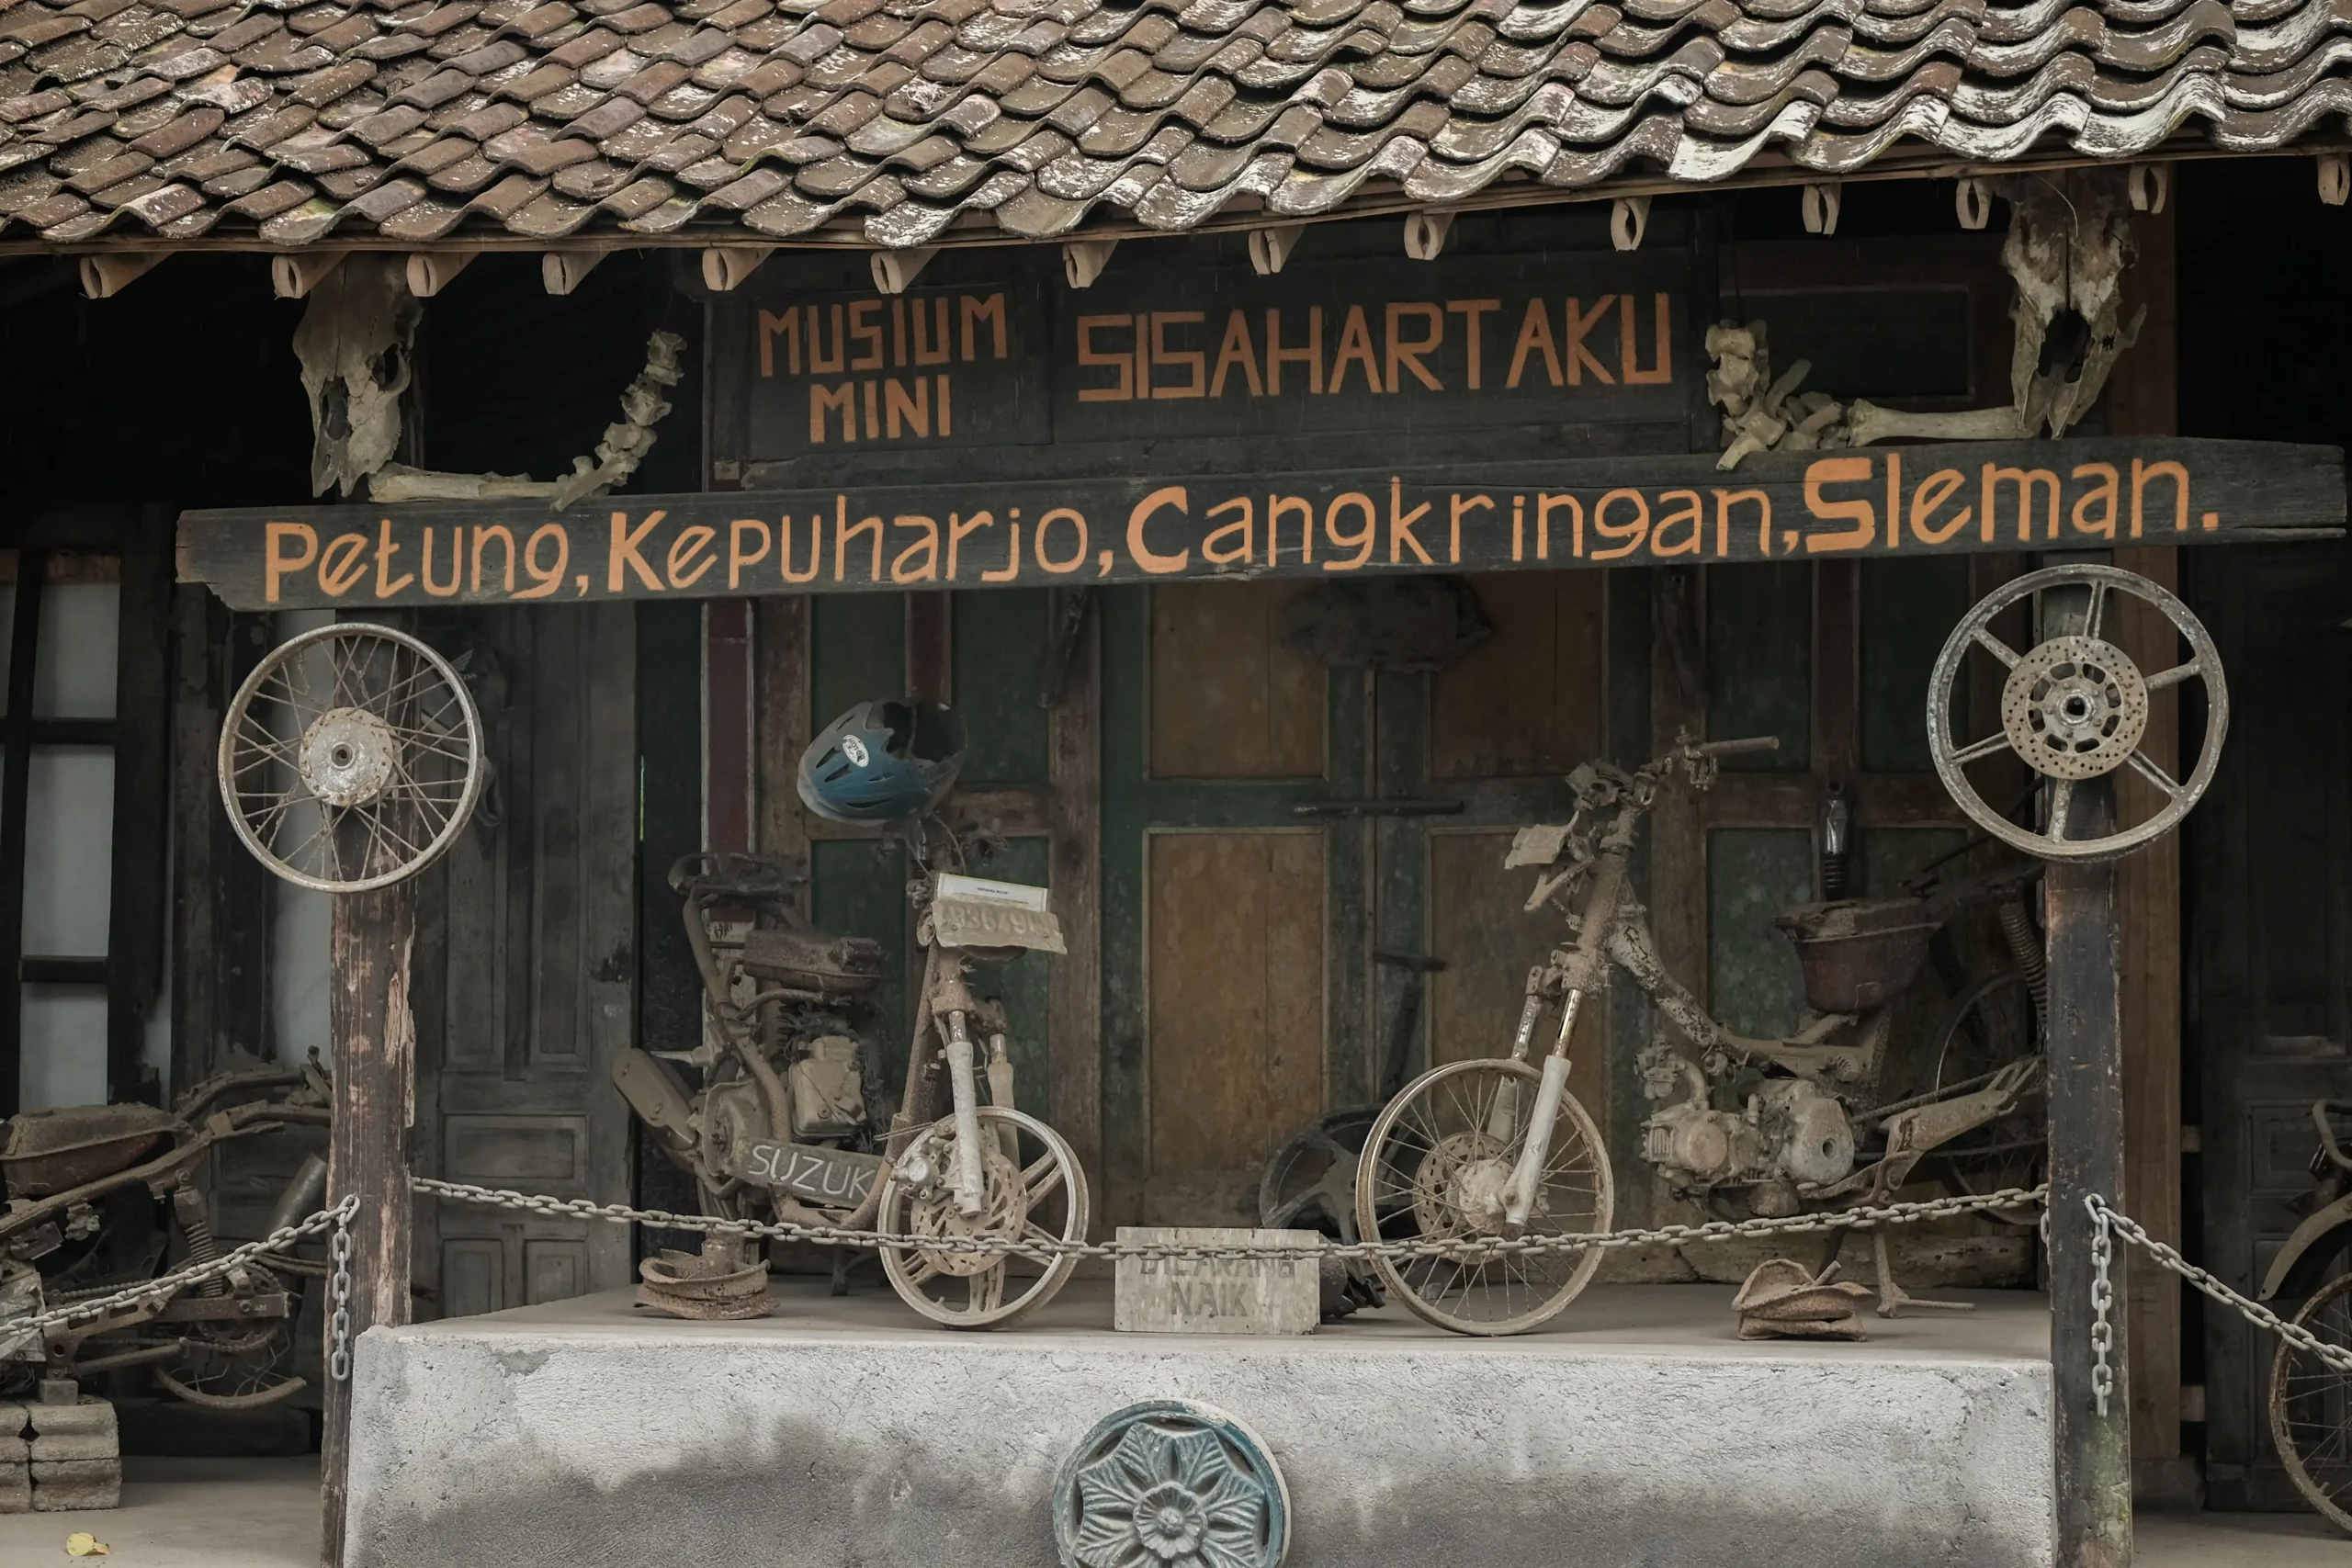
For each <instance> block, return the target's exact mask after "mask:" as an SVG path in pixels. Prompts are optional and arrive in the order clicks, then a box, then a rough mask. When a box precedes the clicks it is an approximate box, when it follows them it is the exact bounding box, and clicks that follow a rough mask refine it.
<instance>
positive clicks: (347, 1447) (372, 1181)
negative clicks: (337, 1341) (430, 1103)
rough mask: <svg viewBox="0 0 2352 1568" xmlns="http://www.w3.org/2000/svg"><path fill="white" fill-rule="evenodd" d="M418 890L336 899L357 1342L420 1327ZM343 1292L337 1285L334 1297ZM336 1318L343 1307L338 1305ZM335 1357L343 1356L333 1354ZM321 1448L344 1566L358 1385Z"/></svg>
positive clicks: (334, 1416)
mask: <svg viewBox="0 0 2352 1568" xmlns="http://www.w3.org/2000/svg"><path fill="white" fill-rule="evenodd" d="M415 886H416V885H415V883H414V881H413V880H408V881H401V882H396V883H394V884H392V885H391V886H389V887H382V888H378V889H377V890H375V891H374V892H371V893H346V894H342V895H340V896H338V897H336V898H335V900H334V925H333V934H332V939H331V940H332V947H331V951H332V953H333V956H334V980H333V988H332V989H331V990H330V991H329V993H328V1007H329V1011H330V1015H331V1026H332V1032H333V1034H334V1098H335V1105H334V1136H333V1139H332V1141H331V1142H330V1144H329V1146H328V1155H327V1201H329V1202H330V1203H334V1202H339V1201H342V1199H343V1196H344V1194H345V1193H356V1194H358V1197H359V1212H358V1213H356V1214H355V1215H353V1216H352V1221H351V1340H352V1345H353V1348H354V1349H355V1350H356V1348H357V1343H358V1339H359V1336H360V1335H361V1334H362V1333H363V1332H365V1331H366V1330H367V1329H369V1328H372V1327H375V1326H377V1325H386V1326H397V1325H401V1324H404V1323H406V1322H408V1321H409V1249H410V1233H411V1228H412V1226H413V1199H412V1198H411V1195H410V1192H409V1186H408V1129H409V1126H410V1124H411V1123H412V1122H413V1121H414V1120H415V1117H416V1104H415V1096H416V1020H415V1018H414V1016H413V1014H412V1013H411V1011H410V1010H409V962H410V953H411V948H412V946H413V938H414V933H415V925H416V894H415ZM330 1288H332V1287H330ZM329 1311H330V1313H332V1311H333V1306H332V1301H330V1305H329ZM329 1354H330V1355H332V1354H333V1346H332V1344H330V1346H329ZM325 1394H326V1429H325V1434H324V1438H323V1441H322V1445H321V1446H322V1456H321V1458H322V1486H323V1491H324V1521H323V1522H324V1531H323V1539H322V1545H321V1549H320V1553H319V1561H320V1562H321V1563H322V1568H342V1564H343V1560H344V1551H343V1549H344V1525H345V1508H346V1506H347V1505H348V1503H349V1498H350V1492H349V1485H350V1462H351V1384H350V1383H349V1382H335V1381H334V1379H333V1378H332V1377H330V1378H329V1379H328V1382H327V1385H326V1390H325Z"/></svg>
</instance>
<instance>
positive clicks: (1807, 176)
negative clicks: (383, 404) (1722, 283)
mask: <svg viewBox="0 0 2352 1568" xmlns="http://www.w3.org/2000/svg"><path fill="white" fill-rule="evenodd" d="M2324 153H2341V154H2352V137H2333V138H2322V139H2314V140H2312V141H2304V142H2299V143H2297V144H2296V145H2294V146H2292V147H2280V148H2273V149H2270V150H2268V151H2266V152H2232V151H2226V150H2223V149H2221V148H2215V147H2211V146H2209V145H2207V144H2205V143H2202V142H2197V141H2189V140H2188V139H2186V138H2184V139H2182V140H2181V141H2179V143H2178V144H2177V145H2174V146H2168V147H2161V148H2156V149H2153V150H2151V151H2149V152H2143V153H2139V154H2136V155H2135V156H2133V157H2131V158H2093V157H2088V156H2086V155H2083V154H2081V153H2075V152H2054V151H2053V152H2052V153H2051V155H2049V156H2047V157H2036V158H2028V159H2019V160H2017V161H2015V162H2011V163H2006V164H1984V163H1970V162H1967V161H1965V160H1961V159H1954V158H1952V157H1951V156H1949V155H1947V154H1944V153H1941V152H1935V151H1934V150H1932V149H1920V150H1918V151H1917V152H1912V153H1902V152H1894V153H1889V154H1888V155H1887V156H1885V157H1883V158H1882V159H1880V160H1879V161H1878V162H1877V163H1875V164H1871V166H1870V167H1868V168H1866V169H1860V170H1855V171H1852V172H1850V173H1846V174H1840V175H1834V176H1833V175H1824V174H1823V173H1822V172H1821V171H1819V170H1817V169H1810V168H1806V167H1804V165H1802V164H1795V163H1792V162H1790V161H1789V160H1788V159H1787V158H1786V157H1785V156H1783V155H1781V154H1779V153H1774V152H1766V153H1760V154H1758V157H1757V158H1756V160H1755V161H1754V162H1753V163H1751V164H1749V165H1748V166H1747V168H1746V169H1745V170H1743V171H1741V172H1740V173H1739V174H1738V175H1733V176H1731V177H1729V178H1727V179H1724V180H1720V181H1715V182H1713V183H1710V184H1707V185H1692V184H1691V183H1689V182H1688V181H1682V180H1673V179H1668V178H1667V177H1665V176H1664V175H1658V176H1656V177H1651V178H1632V179H1614V180H1611V181H1609V182H1607V183H1606V184H1602V185H1598V186H1586V187H1583V188H1581V189H1577V190H1560V189H1556V188H1554V187H1551V186H1540V185H1537V184H1536V183H1535V182H1534V181H1533V180H1532V178H1531V177H1529V176H1528V175H1523V174H1513V175H1507V176H1505V177H1504V178H1503V179H1500V180H1498V181H1497V182H1496V183H1495V184H1493V185H1491V186H1487V189H1485V190H1483V191H1481V192H1479V193H1478V194H1476V196H1470V197H1464V198H1462V199H1461V200H1459V201H1449V202H1446V203H1444V204H1443V205H1444V207H1445V209H1446V210H1448V211H1451V212H1454V213H1463V212H1484V211H1498V210H1504V209H1526V208H1537V207H1568V206H1582V205H1589V204H1596V203H1597V204H1600V205H1601V206H1602V207H1604V208H1605V207H1606V206H1607V205H1608V204H1609V203H1611V202H1612V201H1615V200H1617V199H1619V198H1622V197H1639V196H1648V197H1659V196H1685V195H1694V194H1699V195H1703V194H1707V193H1711V192H1714V191H1729V190H1759V189H1778V188H1787V187H1797V186H1808V185H1819V184H1821V183H1822V182H1823V181H1824V180H1825V179H1830V178H1834V179H1836V180H1837V181H1838V183H1840V184H1842V185H1848V186H1854V185H1864V184H1872V183H1883V182H1887V181H1894V180H1919V179H1939V180H1948V179H1966V178H1993V177H1997V176H2000V175H2019V174H2026V173H2043V174H2047V173H2051V172H2052V171H2055V170H2061V169H2081V168H2098V167H2116V168H2126V167H2129V166H2131V165H2132V164H2183V163H2195V162H2205V161H2210V160H2214V159H2222V158H2300V159H2311V158H2316V157H2318V156H2320V155H2322V154H2324ZM2313 199H2317V197H2314V198H2313ZM1431 205H1432V204H1431V203H1428V202H1423V201H1418V200H1415V199H1414V198H1412V197H1408V196H1407V195H1406V194H1405V193H1404V191H1403V190H1402V188H1401V187H1399V186H1397V185H1396V184H1395V183H1394V182H1393V181H1380V182H1374V183H1371V184H1368V185H1367V186H1365V187H1364V188H1363V190H1362V191H1360V192H1359V193H1358V195H1357V196H1356V197H1353V198H1352V199H1351V200H1350V201H1349V202H1347V203H1346V204H1344V205H1342V206H1340V207H1338V208H1335V209H1332V210H1331V211H1329V212H1326V213H1319V214H1317V215H1315V216H1313V217H1306V218H1297V219H1292V218H1283V219H1282V220H1281V221H1283V222H1284V223H1292V222H1296V223H1343V222H1347V221H1349V220H1353V219H1358V218H1378V217H1393V216H1401V215H1402V214H1404V213H1408V212H1419V211H1422V210H1424V209H1428V208H1430V206H1431ZM970 219H977V220H978V222H967V221H966V220H970ZM1267 221H1268V219H1267V213H1266V209H1265V206H1264V204H1263V203H1262V202H1259V201H1255V200H1247V201H1245V200H1241V199H1237V200H1235V201H1234V202H1232V203H1230V204H1228V205H1227V207H1225V208H1224V209H1221V210H1220V211H1218V212H1217V213H1216V216H1214V217H1212V218H1209V219H1207V220H1204V221H1203V222H1201V223H1199V224H1196V225H1194V226H1193V228H1190V229H1182V230H1167V229H1153V228H1148V227H1147V226H1146V225H1144V224H1141V223H1136V222H1131V221H1129V222H1121V221H1115V220H1114V221H1106V222H1101V223H1091V224H1087V225H1085V226H1084V227H1081V228H1079V229H1074V230H1072V231H1069V232H1068V233H1066V234H1055V235H1051V236H1047V237H1046V238H1042V239H1032V238H1029V237H1028V236H1025V235H1021V234H1008V233H1006V232H1004V231H1002V230H1001V229H997V228H994V227H992V226H990V225H989V220H988V219H987V217H986V215H985V214H979V213H967V214H965V215H964V218H963V219H959V220H957V221H956V222H955V223H952V224H950V225H949V226H948V227H947V228H946V229H945V230H944V231H941V232H940V233H939V234H938V235H937V236H936V237H935V238H934V239H933V242H932V243H933V244H934V245H936V246H939V247H943V248H950V249H957V250H964V249H979V248H986V247H991V246H1012V245H1061V244H1067V243H1071V242H1073V241H1087V242H1091V241H1103V240H1165V239H1181V238H1182V237H1184V236H1185V235H1188V234H1217V233H1233V232H1246V231H1250V230H1252V229H1261V228H1263V227H1265V226H1266V223H1267ZM744 248H767V249H773V250H778V251H794V250H800V251H839V250H853V251H876V250H881V249H883V248H884V247H881V246H877V245H876V244H875V243H874V242H873V241H872V240H870V239H868V238H866V236H865V228H864V225H863V224H862V223H861V222H860V221H859V220H854V219H842V220H834V221H833V222H831V223H829V224H826V225H825V226H824V227H822V228H820V229H818V230H815V231H811V232H810V233H808V234H804V235H802V236H800V237H799V238H798V239H795V240H783V241H778V240H771V239H768V238H767V237H765V236H763V235H760V234H756V233H753V232H751V231H746V230H743V229H741V228H736V227H733V226H730V225H726V224H718V223H713V224H707V225H704V224H689V225H687V226H686V227H684V228H683V229H679V230H675V231H672V232H670V233H667V234H659V235H653V234H620V233H597V232H586V233H579V234H573V235H571V236H568V237H566V238H565V239H564V240H563V241H562V243H560V244H558V243H550V242H548V241H547V240H537V239H531V238H528V237H526V236H525V235H521V234H511V233H508V232H506V231H503V230H498V229H482V230H460V231H455V232H453V233H452V234H450V235H449V236H448V237H447V239H445V240H443V241H441V242H440V243H435V244H425V245H420V244H416V243H413V242H402V241H398V240H392V239H389V238H387V237H385V236H383V235H371V234H355V235H352V236H349V237H347V238H346V237H342V236H336V237H333V238H329V239H324V240H322V241H320V242H319V243H316V244H313V245H302V246H285V245H271V244H266V243H263V242H262V241H261V240H260V239H259V238H258V237H256V236H254V235H251V234H226V235H220V234H205V235H200V236H198V237H197V238H195V239H191V240H182V241H175V242H168V243H159V242H158V241H157V240H156V239H155V238H154V236H153V235H150V234H126V235H124V236H122V237H120V238H119V239H118V238H114V237H112V236H106V237H101V238H98V239H94V240H89V241H84V242H80V243H74V244H70V245H51V244H47V243H43V242H41V241H39V240H5V239H0V257H5V256H14V255H97V254H110V253H113V252H118V251H164V252H173V251H190V252H197V251H206V252H225V253H231V254H256V255H268V256H307V255H319V254H325V253H328V252H335V251H341V252H365V251H378V252H382V251H390V252H396V253H400V254H436V253H440V252H445V251H446V252H451V253H455V252H460V251H470V252H476V253H486V252H515V253H520V254H544V253H547V252H550V251H563V252H569V253H575V254H576V253H580V252H588V251H602V252H607V253H609V252H614V251H661V250H684V251H707V250H713V249H744Z"/></svg>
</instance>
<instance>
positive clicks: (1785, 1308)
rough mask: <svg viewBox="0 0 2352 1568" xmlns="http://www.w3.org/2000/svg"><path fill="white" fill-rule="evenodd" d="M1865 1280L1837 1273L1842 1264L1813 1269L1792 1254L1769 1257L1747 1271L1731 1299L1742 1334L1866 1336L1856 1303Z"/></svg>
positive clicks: (1864, 1292)
mask: <svg viewBox="0 0 2352 1568" xmlns="http://www.w3.org/2000/svg"><path fill="white" fill-rule="evenodd" d="M1870 1295H1871V1291H1870V1287H1869V1286H1867V1285H1857V1284H1855V1283H1853V1282H1852V1281H1851V1280H1840V1279H1838V1265H1837V1264H1835V1263H1832V1264H1830V1265H1829V1266H1828V1267H1827V1268H1826V1269H1822V1270H1821V1272H1820V1273H1818V1274H1815V1273H1814V1272H1812V1271H1811V1270H1810V1269H1806V1268H1805V1266H1804V1264H1802V1263H1799V1262H1797V1261H1796V1260H1795V1259H1794V1258H1766V1259H1765V1260H1764V1261H1763V1262H1761V1263H1758V1265H1757V1266H1756V1267H1755V1268H1754V1269H1752V1270H1750V1271H1749V1273H1748V1276H1747V1280H1746V1281H1745V1282H1743V1283H1742V1284H1741V1285H1740V1287H1739V1294H1737V1295H1736V1296H1734V1297H1733V1298H1732V1300H1731V1310H1732V1311H1733V1313H1734V1314H1736V1315H1737V1316H1738V1318H1739V1337H1741V1338H1742V1339H1867V1338H1869V1337H1870V1336H1869V1335H1868V1334H1866V1333H1864V1332H1863V1331H1862V1320H1861V1319H1860V1317H1858V1316H1856V1315H1855V1314H1854V1303H1857V1302H1861V1301H1867V1300H1869V1299H1870Z"/></svg>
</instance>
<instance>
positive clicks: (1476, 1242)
mask: <svg viewBox="0 0 2352 1568" xmlns="http://www.w3.org/2000/svg"><path fill="white" fill-rule="evenodd" d="M409 1185H410V1186H411V1187H413V1188H414V1189H415V1190H417V1191H419V1192H422V1193H424V1194H426V1195H428V1196H430V1197H435V1198H447V1199H450V1200H452V1201H456V1202H460V1203H480V1204H485V1205H487V1206H489V1207H492V1208H501V1209H521V1210H524V1211H526V1213H534V1214H540V1215H545V1216H547V1217H548V1218H552V1219H574V1220H606V1221H610V1222H612V1223H614V1224H645V1225H656V1226H659V1227H661V1228H662V1229H664V1230H684V1231H702V1232H707V1233H708V1234H711V1235H737V1236H764V1237H767V1238H769V1239H771V1240H775V1241H798V1242H809V1243H813V1244H815V1245H817V1246H820V1247H876V1248H879V1247H889V1248H891V1249H892V1250H894V1251H900V1252H944V1253H965V1254H969V1255H973V1256H978V1257H1012V1258H1027V1259H1030V1260H1031V1261H1034V1262H1038V1263H1045V1262H1049V1261H1051V1260H1052V1259H1054V1258H1296V1257H1297V1256H1298V1249H1297V1248H1295V1247H1267V1246H1263V1245H1261V1244H1256V1243H1250V1242H1222V1243H1219V1242H1197V1243H1176V1242H1154V1243H1150V1244H1148V1245H1146V1244H1137V1243H1125V1242H1087V1241H1038V1240H1035V1239H1031V1238H1027V1237H1015V1236H948V1235H925V1236H914V1235H892V1234H888V1233H886V1232H882V1231H870V1230H850V1229H847V1228H846V1227H843V1226H839V1225H804V1224H791V1223H788V1222H776V1223H770V1222H764V1221H759V1220H729V1219H720V1218H718V1217H715V1216H713V1215H709V1214H673V1213H667V1212H665V1211H662V1210H660V1209H635V1208H631V1207H630V1206H629V1205H628V1204H627V1203H598V1202H595V1201H593V1200H590V1199H585V1198H548V1197H543V1196H534V1195H533V1194H530V1193H527V1192H515V1191H512V1190H507V1189H504V1188H494V1187H475V1186H471V1185H469V1184H467V1183H465V1182H461V1181H441V1180H437V1179H434V1178H431V1177H423V1176H416V1177H411V1178H410V1179H409ZM2049 1195H2050V1190H2049V1188H2048V1187H2046V1186H2043V1187H2036V1188H2032V1189H2030V1190H2029V1189H2026V1188H2022V1187H2012V1188H2008V1189H2006V1190H2002V1191H1999V1192H1988V1193H1982V1194H1973V1193H1971V1194H1962V1195H1960V1196H1956V1197H1950V1198H1934V1199H1929V1200H1927V1201H1923V1202H1916V1203H1887V1204H1882V1205H1879V1206H1876V1207H1871V1208H1855V1209H1841V1210H1838V1211H1837V1212H1836V1213H1823V1214H1789V1215H1784V1216H1780V1217H1775V1218H1769V1219H1765V1218H1759V1219H1749V1220H1709V1221H1706V1222H1704V1223H1703V1224H1695V1225H1687V1224H1674V1225H1655V1226H1652V1227H1650V1228H1648V1229H1645V1230H1619V1231H1596V1232H1565V1231H1564V1232H1557V1233H1551V1234H1545V1235H1519V1236H1469V1237H1438V1238H1433V1239H1424V1240H1419V1241H1383V1242H1373V1241H1359V1242H1327V1243H1326V1244H1325V1246H1324V1249H1323V1253H1322V1256H1324V1257H1328V1258H1372V1257H1374V1255H1383V1256H1385V1257H1388V1258H1446V1259H1449V1260H1461V1261H1465V1262H1491V1261H1493V1260H1495V1259H1497V1258H1513V1257H1521V1256H1527V1255H1533V1254H1543V1253H1549V1252H1581V1251H1583V1250H1584V1249H1585V1248H1587V1247H1594V1248H1598V1249H1600V1250H1601V1251H1610V1250H1612V1249H1615V1248H1618V1247H1643V1246H1649V1245H1653V1244H1657V1243H1667V1244H1670V1245H1685V1244H1689V1243H1692V1242H1713V1241H1729V1240H1732V1239H1734V1238H1736V1237H1740V1236H1751V1235H1802V1234H1805V1233H1809V1232H1818V1231H1829V1230H1839V1229H1844V1228H1848V1227H1851V1228H1855V1229H1867V1228H1869V1227H1871V1226H1875V1225H1883V1224H1908V1223H1911V1222H1913V1221H1917V1220H1933V1219H1945V1218H1949V1217H1951V1216H1952V1215H1956V1214H1972V1213H1980V1212H1983V1211H1985V1210H1988V1209H2013V1208H2016V1207H2018V1205H2020V1204H2025V1203H2039V1202H2041V1201H2044V1200H2045V1199H2047V1198H2048V1197H2049Z"/></svg>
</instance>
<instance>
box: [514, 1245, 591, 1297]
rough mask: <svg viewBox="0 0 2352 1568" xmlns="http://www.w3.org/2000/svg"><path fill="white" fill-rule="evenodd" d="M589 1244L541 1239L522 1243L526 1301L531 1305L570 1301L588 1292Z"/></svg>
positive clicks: (524, 1295)
mask: <svg viewBox="0 0 2352 1568" xmlns="http://www.w3.org/2000/svg"><path fill="white" fill-rule="evenodd" d="M588 1267H589V1266H588V1244H587V1243H586V1242H585V1241H583V1240H580V1239H577V1238H571V1237H548V1236H542V1237H538V1238H537V1239H535V1240H530V1241H526V1242H525V1243H524V1244H523V1300H524V1302H525V1303H526V1304H528V1305H531V1306H537V1305H539V1304H540V1303H544V1302H560V1301H568V1300H569V1299H571V1297H573V1296H576V1295H580V1294H582V1292H585V1291H586V1290H587V1289H588Z"/></svg>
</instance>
